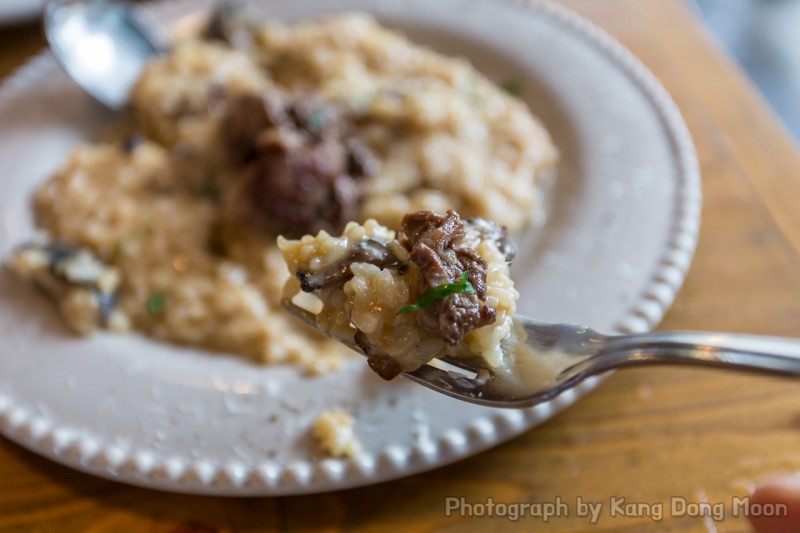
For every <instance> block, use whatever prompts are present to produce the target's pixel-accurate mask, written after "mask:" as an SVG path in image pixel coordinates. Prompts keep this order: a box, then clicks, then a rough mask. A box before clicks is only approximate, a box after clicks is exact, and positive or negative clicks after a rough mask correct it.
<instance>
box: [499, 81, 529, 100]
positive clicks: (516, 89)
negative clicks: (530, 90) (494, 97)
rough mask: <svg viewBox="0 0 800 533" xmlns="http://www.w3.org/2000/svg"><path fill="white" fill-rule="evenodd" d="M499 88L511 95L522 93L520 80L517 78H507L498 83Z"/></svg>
mask: <svg viewBox="0 0 800 533" xmlns="http://www.w3.org/2000/svg"><path fill="white" fill-rule="evenodd" d="M500 88H501V89H503V90H504V91H505V92H507V93H508V94H510V95H511V96H519V95H521V94H522V89H523V86H522V82H521V81H520V80H518V79H508V80H506V81H504V82H502V83H501V84H500Z"/></svg>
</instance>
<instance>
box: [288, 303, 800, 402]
mask: <svg viewBox="0 0 800 533" xmlns="http://www.w3.org/2000/svg"><path fill="white" fill-rule="evenodd" d="M283 306H284V307H285V308H286V309H287V310H288V311H289V312H290V313H291V314H293V315H294V316H296V317H297V318H299V319H301V320H303V321H304V322H306V323H307V324H309V325H310V326H312V327H314V328H315V329H318V330H319V328H318V327H317V325H316V319H315V316H314V315H313V314H311V313H309V312H308V311H306V310H304V309H302V308H300V307H297V306H295V305H294V304H292V303H291V302H289V301H286V300H284V301H283ZM513 329H514V333H513V334H512V336H511V337H510V338H509V339H507V340H506V341H504V342H503V344H502V349H503V354H504V358H505V360H506V361H508V364H506V365H504V367H503V368H501V369H493V368H490V367H489V366H487V364H486V363H485V361H483V360H482V359H480V358H475V357H472V358H462V357H445V358H442V359H441V360H434V361H432V362H431V363H428V364H425V365H422V366H421V367H419V368H418V369H416V370H414V371H413V372H404V373H403V376H405V377H406V378H408V379H410V380H412V381H414V382H416V383H419V384H420V385H423V386H425V387H428V388H429V389H432V390H435V391H437V392H441V393H442V394H446V395H447V396H451V397H453V398H457V399H459V400H464V401H467V402H471V403H476V404H479V405H485V406H489V407H510V408H525V407H531V406H533V405H536V404H537V403H541V402H545V401H548V400H550V399H552V398H554V397H556V396H558V395H559V394H561V393H562V392H564V391H565V390H567V389H570V388H572V387H574V386H575V385H577V384H578V383H580V382H582V381H584V380H585V379H586V378H588V377H590V376H594V375H597V374H601V373H603V372H606V371H608V370H614V369H617V368H627V367H632V366H643V365H652V364H677V365H695V366H706V367H717V368H727V369H731V370H740V371H748V372H757V373H765V374H778V375H793V376H800V340H796V339H788V338H779V337H765V336H758V335H740V334H730V333H707V332H652V333H635V334H630V335H603V334H600V333H598V332H596V331H594V330H593V329H590V328H588V327H586V326H578V325H574V324H556V323H551V322H542V321H539V320H534V319H532V318H527V317H523V316H515V317H514V328H513ZM319 331H321V332H322V333H323V334H326V335H328V336H329V337H331V338H334V339H335V340H337V341H339V342H341V343H343V344H345V345H346V346H348V347H350V348H352V349H353V350H355V351H357V352H359V353H361V349H360V348H359V347H358V346H357V345H356V343H355V342H354V341H353V339H346V338H338V337H333V336H332V335H329V334H328V333H327V332H325V331H322V330H319ZM438 361H443V362H444V363H446V365H445V368H443V367H442V366H443V365H441V364H440V363H439V362H438ZM447 367H449V368H447Z"/></svg>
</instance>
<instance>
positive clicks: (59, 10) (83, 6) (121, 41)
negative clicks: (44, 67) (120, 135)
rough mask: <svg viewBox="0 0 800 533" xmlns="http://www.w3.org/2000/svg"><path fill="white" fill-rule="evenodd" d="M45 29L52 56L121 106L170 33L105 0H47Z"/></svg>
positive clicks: (103, 99)
mask: <svg viewBox="0 0 800 533" xmlns="http://www.w3.org/2000/svg"><path fill="white" fill-rule="evenodd" d="M44 30H45V35H46V37H47V41H48V43H49V44H50V48H51V50H52V51H53V55H54V56H55V58H56V60H57V61H58V62H59V63H60V64H61V66H62V67H63V68H64V70H65V71H66V72H67V74H69V76H70V77H71V78H72V79H73V80H74V81H75V82H76V83H77V84H78V85H80V86H81V87H82V88H83V89H84V90H85V91H86V92H87V93H89V94H90V95H92V96H93V97H94V98H95V99H96V100H97V101H98V102H100V103H102V104H103V105H105V106H106V107H108V108H110V109H112V110H115V111H118V110H120V109H122V108H123V107H125V105H126V104H127V102H128V96H129V94H130V91H131V89H132V88H133V85H134V83H136V80H137V79H138V78H139V75H140V74H141V72H142V69H144V66H145V64H146V63H147V61H148V60H149V59H150V58H151V57H153V56H155V55H158V54H162V53H164V52H165V51H166V50H167V49H168V48H169V43H170V39H169V35H168V33H167V32H166V30H164V29H163V28H162V27H161V26H160V25H159V24H158V22H157V21H156V20H155V19H153V18H151V17H148V16H147V15H146V14H145V13H144V12H143V11H141V10H138V9H135V8H134V6H131V5H129V4H127V3H123V2H113V1H108V0H49V1H48V2H47V4H46V5H45V9H44Z"/></svg>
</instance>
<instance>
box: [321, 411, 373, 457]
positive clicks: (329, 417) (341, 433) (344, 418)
mask: <svg viewBox="0 0 800 533" xmlns="http://www.w3.org/2000/svg"><path fill="white" fill-rule="evenodd" d="M311 435H312V436H313V437H314V438H315V439H316V440H317V442H318V443H319V445H320V446H321V447H322V449H323V450H325V452H326V453H327V454H329V455H330V456H332V457H354V456H356V455H358V453H359V452H360V451H361V443H360V442H359V441H358V437H357V436H356V434H355V419H354V418H353V416H352V415H350V413H347V412H346V411H343V410H341V409H334V410H331V411H323V412H322V413H320V414H319V416H318V417H317V419H316V420H315V421H314V425H313V426H312V428H311Z"/></svg>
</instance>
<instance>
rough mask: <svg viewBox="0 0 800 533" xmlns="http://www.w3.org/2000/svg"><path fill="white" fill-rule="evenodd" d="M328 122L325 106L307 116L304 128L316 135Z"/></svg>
mask: <svg viewBox="0 0 800 533" xmlns="http://www.w3.org/2000/svg"><path fill="white" fill-rule="evenodd" d="M327 122H328V110H327V109H326V108H325V106H320V107H318V108H316V109H315V110H314V111H312V112H311V114H310V115H308V119H306V128H307V129H308V131H309V132H310V133H311V134H313V135H318V134H319V133H321V132H322V130H323V128H325V124H326V123H327Z"/></svg>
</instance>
